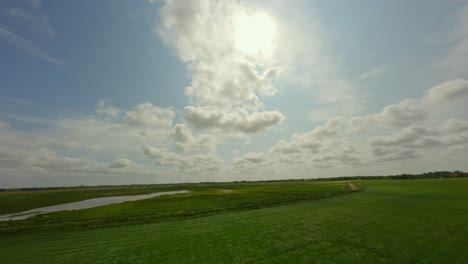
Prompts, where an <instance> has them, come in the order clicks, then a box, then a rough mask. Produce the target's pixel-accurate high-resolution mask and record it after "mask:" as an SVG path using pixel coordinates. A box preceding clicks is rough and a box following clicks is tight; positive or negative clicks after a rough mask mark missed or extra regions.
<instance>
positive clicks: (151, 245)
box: [0, 178, 468, 263]
mask: <svg viewBox="0 0 468 264" xmlns="http://www.w3.org/2000/svg"><path fill="white" fill-rule="evenodd" d="M353 186H357V187H359V188H358V189H357V190H354V189H355V188H354V187H353ZM182 189H186V190H191V191H192V193H189V194H178V195H173V196H172V195H169V196H161V197H155V198H152V199H148V200H141V201H136V202H129V203H123V204H116V205H110V206H105V207H98V208H93V209H87V210H82V211H66V212H58V213H53V214H48V215H41V216H37V217H34V218H31V219H28V220H25V221H11V222H3V223H2V222H0V259H1V260H2V263H416V262H420V263H467V262H468V253H467V252H466V250H465V249H466V248H467V247H468V179H465V178H461V179H419V180H372V181H355V182H353V183H352V184H349V183H345V182H299V181H297V182H296V181H295V182H271V183H232V184H228V183H225V184H205V185H200V184H199V185H166V186H157V185H155V186H139V187H109V188H107V189H106V191H103V190H97V189H88V190H82V189H70V190H67V189H64V190H52V191H36V192H4V193H1V194H0V205H4V204H8V206H7V207H3V206H2V207H0V208H1V210H2V213H11V212H20V211H22V210H27V209H31V208H34V207H37V206H38V204H37V203H38V202H37V201H36V200H39V199H40V198H41V197H42V198H43V199H42V203H41V205H40V206H44V205H51V204H54V203H56V201H57V198H56V197H67V198H62V199H61V200H60V202H71V201H78V200H80V199H86V198H90V197H97V196H106V195H107V196H108V195H123V194H140V193H150V192H156V191H167V190H182ZM67 193H68V195H66V194H67ZM70 193H72V194H70ZM17 197H22V199H19V200H16V198H17ZM12 201H18V202H16V203H15V202H12ZM15 207H16V208H15Z"/></svg>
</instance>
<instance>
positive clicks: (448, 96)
mask: <svg viewBox="0 0 468 264" xmlns="http://www.w3.org/2000/svg"><path fill="white" fill-rule="evenodd" d="M424 99H425V100H428V101H430V102H437V103H454V102H464V101H466V99H468V81H467V80H462V79H454V80H451V81H448V82H445V83H442V84H439V85H437V86H434V87H432V88H431V89H430V90H429V92H428V94H427V96H426V97H425V98H424Z"/></svg>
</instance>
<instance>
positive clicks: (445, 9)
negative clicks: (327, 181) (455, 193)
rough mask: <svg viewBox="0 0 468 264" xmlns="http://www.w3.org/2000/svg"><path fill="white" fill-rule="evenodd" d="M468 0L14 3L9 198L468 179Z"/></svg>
mask: <svg viewBox="0 0 468 264" xmlns="http://www.w3.org/2000/svg"><path fill="white" fill-rule="evenodd" d="M467 61H468V1H464V0H461V1H460V0H446V1H439V0H414V1H403V0H394V1H373V0H356V1H336V0H331V1H318V0H317V1H305V0H304V1H302V0H295V1H286V0H270V1H266V0H252V1H247V0H246V1H241V0H223V1H217V0H151V1H148V0H140V1H126V0H102V1H91V0H83V1H47V0H5V1H1V2H0V188H17V187H44V186H75V185H117V184H146V183H179V182H204V181H240V180H267V179H268V180H274V179H292V178H299V179H300V178H321V177H334V176H352V175H390V174H401V173H422V172H427V171H436V170H465V171H466V170H468V162H466V161H467V160H468V108H467V107H466V105H468V104H467V103H468V65H467V63H466V62H467Z"/></svg>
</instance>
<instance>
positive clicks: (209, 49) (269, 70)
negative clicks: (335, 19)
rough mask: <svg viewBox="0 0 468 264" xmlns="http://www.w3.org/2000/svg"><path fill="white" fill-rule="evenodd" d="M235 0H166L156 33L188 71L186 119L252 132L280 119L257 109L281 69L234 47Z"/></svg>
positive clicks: (237, 11)
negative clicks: (189, 75) (190, 102)
mask: <svg viewBox="0 0 468 264" xmlns="http://www.w3.org/2000/svg"><path fill="white" fill-rule="evenodd" d="M242 12H245V10H244V7H243V6H242V5H240V4H239V3H238V2H237V1H211V0H196V1H175V0H167V1H164V5H163V7H162V9H161V25H160V27H159V34H160V35H161V36H162V37H163V39H164V40H165V41H166V43H168V45H169V46H171V47H173V48H174V49H175V51H176V52H177V54H178V55H179V57H180V59H181V60H182V61H184V62H185V63H186V64H187V66H188V67H189V71H190V74H191V78H192V80H191V84H190V86H188V87H187V88H186V89H185V94H186V95H187V96H189V97H190V99H191V101H192V103H193V104H194V105H193V106H187V107H186V108H185V109H184V119H185V120H186V121H187V122H188V123H189V124H190V125H192V126H193V127H195V128H202V129H217V130H222V131H226V132H243V133H253V132H258V131H261V130H264V129H266V128H269V127H271V126H273V125H275V124H278V123H280V122H281V121H282V120H283V118H284V117H283V115H282V114H281V113H279V112H277V111H259V109H260V108H263V107H264V105H263V103H262V102H261V100H260V96H271V95H274V94H275V93H276V89H275V87H274V82H275V80H276V79H277V78H278V76H279V74H280V69H279V68H278V67H277V66H275V65H273V64H272V63H271V62H269V61H266V60H264V57H263V56H257V55H253V56H252V55H249V54H245V53H243V52H242V51H241V50H239V49H238V48H237V46H236V39H235V35H236V34H235V32H236V25H237V23H236V21H238V20H239V19H240V14H241V13H242Z"/></svg>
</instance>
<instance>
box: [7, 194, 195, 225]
mask: <svg viewBox="0 0 468 264" xmlns="http://www.w3.org/2000/svg"><path fill="white" fill-rule="evenodd" d="M189 192H190V191H186V190H182V191H170V192H157V193H150V194H141V195H127V196H110V197H101V198H94V199H88V200H83V201H79V202H74V203H66V204H59V205H52V206H47V207H41V208H36V209H32V210H28V211H24V212H21V213H13V214H7V215H0V221H8V220H23V219H26V218H29V217H33V216H35V215H39V214H47V213H52V212H59V211H71V210H82V209H88V208H93V207H98V206H104V205H110V204H117V203H123V202H129V201H137V200H143V199H148V198H153V197H157V196H161V195H169V194H180V193H189Z"/></svg>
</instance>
